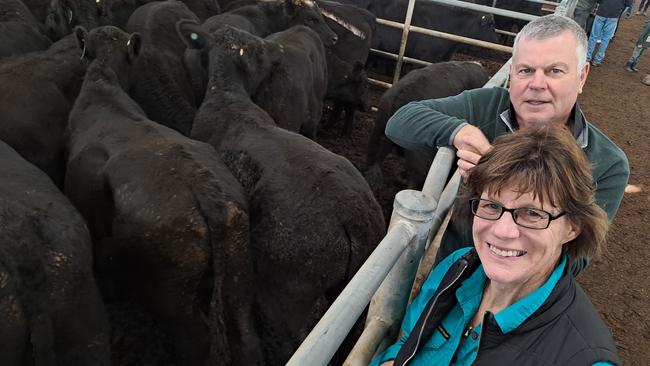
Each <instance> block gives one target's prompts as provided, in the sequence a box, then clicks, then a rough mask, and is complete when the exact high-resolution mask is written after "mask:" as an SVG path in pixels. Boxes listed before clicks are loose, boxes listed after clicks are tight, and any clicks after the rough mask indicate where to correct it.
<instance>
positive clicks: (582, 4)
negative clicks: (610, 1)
mask: <svg viewBox="0 0 650 366" xmlns="http://www.w3.org/2000/svg"><path fill="white" fill-rule="evenodd" d="M649 1H650V0H649ZM595 8H596V0H578V3H577V4H576V8H575V10H574V11H573V19H574V20H575V21H576V23H578V25H579V26H580V27H581V28H582V29H584V30H585V32H586V31H588V29H587V19H589V15H590V14H591V13H592V12H593V11H594V9H595Z"/></svg>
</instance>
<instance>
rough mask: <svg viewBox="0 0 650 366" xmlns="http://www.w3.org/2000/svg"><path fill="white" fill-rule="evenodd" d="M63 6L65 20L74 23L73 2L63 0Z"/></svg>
mask: <svg viewBox="0 0 650 366" xmlns="http://www.w3.org/2000/svg"><path fill="white" fill-rule="evenodd" d="M61 6H62V9H63V14H64V15H65V21H66V22H67V23H68V24H72V17H73V15H74V14H73V12H72V9H73V4H72V3H71V1H69V0H63V1H61Z"/></svg>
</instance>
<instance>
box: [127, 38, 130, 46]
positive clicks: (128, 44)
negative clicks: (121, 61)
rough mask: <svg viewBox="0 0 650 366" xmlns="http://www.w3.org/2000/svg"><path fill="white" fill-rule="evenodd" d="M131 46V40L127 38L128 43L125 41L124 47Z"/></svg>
mask: <svg viewBox="0 0 650 366" xmlns="http://www.w3.org/2000/svg"><path fill="white" fill-rule="evenodd" d="M130 45H131V38H129V40H128V41H126V46H127V47H129V46H130Z"/></svg>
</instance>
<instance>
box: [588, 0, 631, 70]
mask: <svg viewBox="0 0 650 366" xmlns="http://www.w3.org/2000/svg"><path fill="white" fill-rule="evenodd" d="M596 2H597V3H598V8H597V9H596V18H594V24H593V25H592V27H591V34H590V35H589V43H588V46H587V62H591V65H592V66H596V67H597V66H600V64H601V63H602V62H603V60H604V59H605V51H606V50H607V46H608V45H609V41H610V40H611V39H612V37H613V36H614V33H615V32H616V26H617V25H618V19H619V17H620V16H621V14H622V13H623V9H625V8H626V7H628V6H630V7H631V6H632V0H596ZM598 41H600V46H599V47H598V53H597V54H596V55H595V56H594V57H593V59H592V53H593V52H594V48H595V47H596V43H597V42H598Z"/></svg>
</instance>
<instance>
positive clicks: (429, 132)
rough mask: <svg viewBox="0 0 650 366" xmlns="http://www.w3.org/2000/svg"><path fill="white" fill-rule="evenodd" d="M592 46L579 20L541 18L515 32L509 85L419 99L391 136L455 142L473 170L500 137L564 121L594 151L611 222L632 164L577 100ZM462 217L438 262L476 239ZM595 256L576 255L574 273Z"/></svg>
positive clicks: (395, 122)
mask: <svg viewBox="0 0 650 366" xmlns="http://www.w3.org/2000/svg"><path fill="white" fill-rule="evenodd" d="M586 46H587V36H586V34H585V32H584V30H582V28H580V26H579V25H578V24H577V23H576V22H574V21H573V20H571V19H568V18H564V17H561V16H557V15H547V16H544V17H540V18H538V19H536V20H534V21H532V22H530V23H529V24H527V25H526V26H525V27H524V28H522V30H521V31H520V32H519V34H518V35H517V38H516V39H515V43H514V47H513V55H512V65H511V67H510V90H509V91H508V90H507V89H504V88H491V89H487V88H482V89H474V90H469V91H465V92H463V93H461V94H459V95H457V96H454V97H448V98H443V99H435V100H425V101H419V102H411V103H409V104H407V105H405V106H404V107H402V108H401V109H399V110H398V111H397V112H396V113H395V114H394V115H393V116H392V117H391V118H390V120H389V121H388V124H387V126H386V136H388V137H389V138H390V139H391V140H393V141H394V142H395V143H397V144H399V145H401V146H402V147H404V148H407V149H417V148H435V147H440V146H454V147H455V148H456V149H457V153H456V155H457V157H458V168H459V170H460V172H461V175H463V177H466V176H467V174H468V171H469V170H470V169H472V167H473V166H474V165H475V164H476V163H477V162H478V160H479V159H480V157H481V155H483V154H484V153H485V152H486V151H487V150H488V149H489V148H490V141H492V140H493V139H494V138H496V137H497V136H499V135H501V134H504V133H509V132H513V131H514V130H517V129H525V128H527V127H529V126H533V125H535V124H539V123H553V124H557V125H564V126H566V127H567V128H568V129H569V130H570V131H571V132H572V134H573V135H574V137H575V138H576V142H577V143H578V144H579V145H580V147H582V149H583V151H584V152H585V153H586V155H587V157H588V158H589V162H590V163H591V165H592V169H593V171H592V176H593V179H594V183H595V186H596V187H597V188H596V201H597V203H598V205H599V206H600V207H602V208H603V209H604V210H605V212H607V216H608V219H609V221H610V222H611V221H612V220H613V219H614V216H615V214H616V211H617V210H618V207H619V205H620V203H621V200H622V199H623V193H624V190H625V186H626V184H627V179H628V176H629V165H628V161H627V158H626V156H625V154H624V153H623V151H622V150H621V149H620V148H619V147H618V146H616V145H615V144H614V143H613V142H612V141H611V140H609V139H608V138H607V136H605V135H604V134H603V133H602V132H600V131H599V130H598V129H597V128H596V127H594V126H593V125H592V124H590V123H589V122H587V120H586V119H585V117H584V115H583V113H582V111H581V110H580V108H579V107H578V105H577V104H576V100H577V98H578V95H579V94H580V93H582V87H583V86H584V84H585V81H586V80H587V75H588V74H589V64H588V63H586V61H585V60H586V57H585V54H586ZM567 163H569V162H567ZM462 224H463V223H459V222H455V221H452V223H451V224H450V225H449V228H448V230H447V232H446V233H445V235H444V237H443V242H442V244H441V247H440V250H439V251H438V257H437V260H438V261H439V260H440V259H442V258H445V257H446V256H448V255H449V254H450V253H452V252H453V251H454V250H456V249H458V248H461V247H463V246H470V245H473V241H472V236H471V227H470V226H469V225H462ZM588 262H589V259H588V258H584V259H583V260H581V261H576V263H574V264H573V265H574V267H573V270H574V274H578V273H579V272H580V271H582V269H584V267H586V265H587V264H588Z"/></svg>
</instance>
